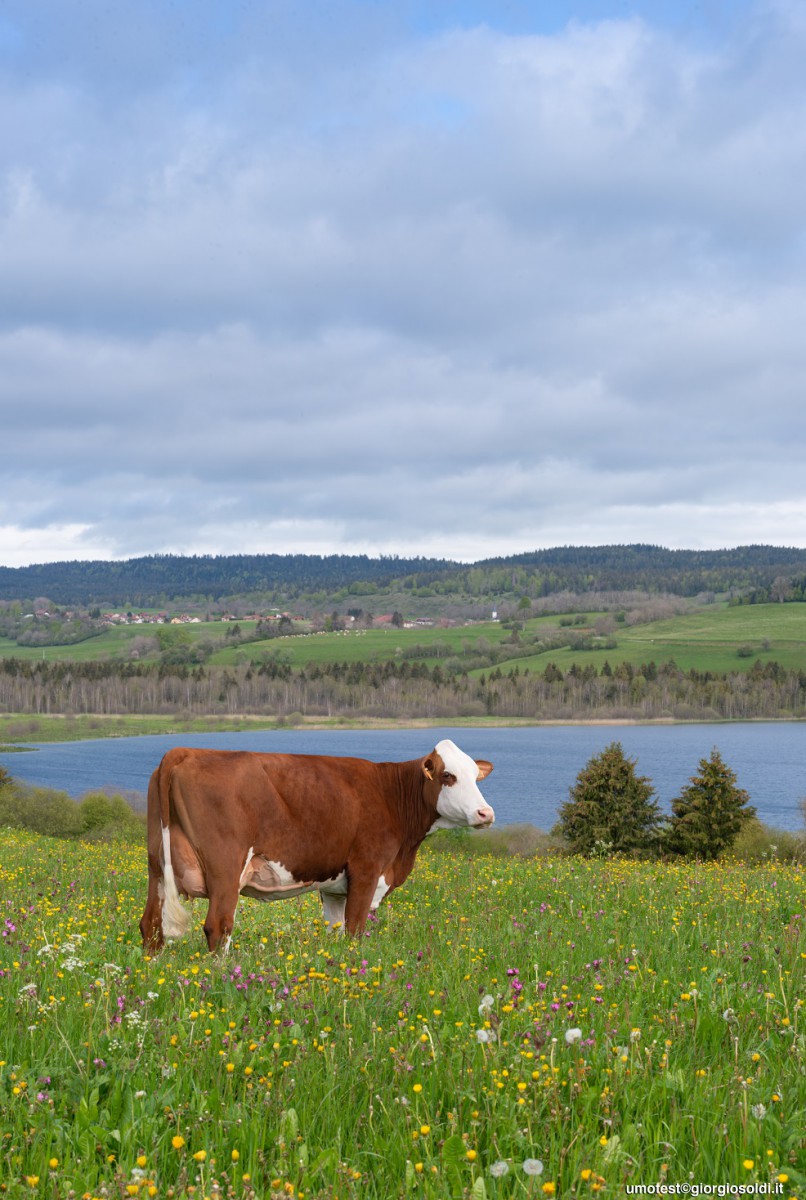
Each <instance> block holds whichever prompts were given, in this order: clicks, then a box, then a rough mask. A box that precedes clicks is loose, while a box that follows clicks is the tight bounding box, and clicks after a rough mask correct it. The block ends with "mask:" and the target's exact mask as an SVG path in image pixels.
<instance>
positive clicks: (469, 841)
mask: <svg viewBox="0 0 806 1200" xmlns="http://www.w3.org/2000/svg"><path fill="white" fill-rule="evenodd" d="M427 846H428V850H429V851H434V852H436V853H437V854H446V853H447V854H462V855H463V856H467V857H471V858H473V857H476V856H477V855H490V856H493V857H496V858H508V857H517V858H537V857H538V856H541V855H547V854H557V853H560V852H561V851H562V849H563V847H562V844H561V842H560V840H559V839H558V838H556V837H554V836H552V834H550V833H544V832H543V830H542V829H538V828H537V827H536V826H535V825H504V826H502V827H500V828H499V829H489V830H487V829H485V830H474V831H472V832H471V830H469V829H450V830H442V831H440V832H439V833H438V834H437V835H435V836H434V837H429V839H428V842H427Z"/></svg>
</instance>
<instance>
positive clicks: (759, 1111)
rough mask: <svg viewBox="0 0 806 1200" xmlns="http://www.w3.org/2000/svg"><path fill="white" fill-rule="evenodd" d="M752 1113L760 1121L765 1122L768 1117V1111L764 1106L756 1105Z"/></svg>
mask: <svg viewBox="0 0 806 1200" xmlns="http://www.w3.org/2000/svg"><path fill="white" fill-rule="evenodd" d="M750 1111H751V1113H752V1114H753V1116H754V1117H758V1119H759V1121H763V1120H764V1118H765V1117H766V1115H767V1110H766V1108H765V1107H764V1105H763V1104H754V1105H753V1107H752V1108H751V1109H750Z"/></svg>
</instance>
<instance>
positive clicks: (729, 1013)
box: [722, 1008, 736, 1021]
mask: <svg viewBox="0 0 806 1200" xmlns="http://www.w3.org/2000/svg"><path fill="white" fill-rule="evenodd" d="M722 1017H723V1019H724V1020H725V1021H735V1020H736V1013H735V1012H734V1011H733V1009H732V1008H726V1009H725V1011H724V1012H723V1014H722Z"/></svg>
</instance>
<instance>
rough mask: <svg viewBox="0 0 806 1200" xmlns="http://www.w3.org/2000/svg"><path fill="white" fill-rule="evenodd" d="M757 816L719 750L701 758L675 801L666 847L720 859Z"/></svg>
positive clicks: (677, 852)
mask: <svg viewBox="0 0 806 1200" xmlns="http://www.w3.org/2000/svg"><path fill="white" fill-rule="evenodd" d="M755 815H756V810H755V808H753V806H752V805H751V804H750V796H749V795H748V793H747V792H746V791H745V790H744V788H740V787H739V786H738V785H737V783H736V773H735V771H732V770H731V769H730V767H729V766H727V764H726V763H725V762H724V761H723V759H722V756H721V755H720V753H719V751H718V750H717V748H716V746H715V747H714V749H713V750H712V751H711V756H710V758H701V759H700V767H699V771H698V772H697V774H696V775H692V777H691V781H690V783H689V784H688V785H687V786H686V787H684V788H683V791H682V792H681V793H680V795H679V796H678V797H677V798H676V799H674V800H673V801H672V819H671V822H670V824H669V828H668V831H667V833H666V836H665V845H666V847H667V848H668V849H669V850H671V851H672V853H674V854H690V855H693V856H696V857H697V858H702V859H714V858H718V857H719V855H720V854H722V853H723V852H724V851H725V850H729V849H730V848H731V846H733V844H734V842H735V841H736V838H737V837H738V835H739V833H740V831H741V829H742V826H743V825H744V824H745V822H746V821H749V820H751V819H752V818H753V817H755Z"/></svg>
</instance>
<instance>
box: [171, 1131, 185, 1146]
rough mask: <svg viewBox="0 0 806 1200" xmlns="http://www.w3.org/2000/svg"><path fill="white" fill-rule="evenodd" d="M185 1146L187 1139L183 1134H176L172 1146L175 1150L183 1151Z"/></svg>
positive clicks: (172, 1139)
mask: <svg viewBox="0 0 806 1200" xmlns="http://www.w3.org/2000/svg"><path fill="white" fill-rule="evenodd" d="M184 1144H185V1139H184V1138H183V1137H182V1135H181V1133H176V1134H174V1136H173V1137H172V1138H171V1145H172V1146H173V1148H174V1150H181V1149H182V1147H183V1146H184Z"/></svg>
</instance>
